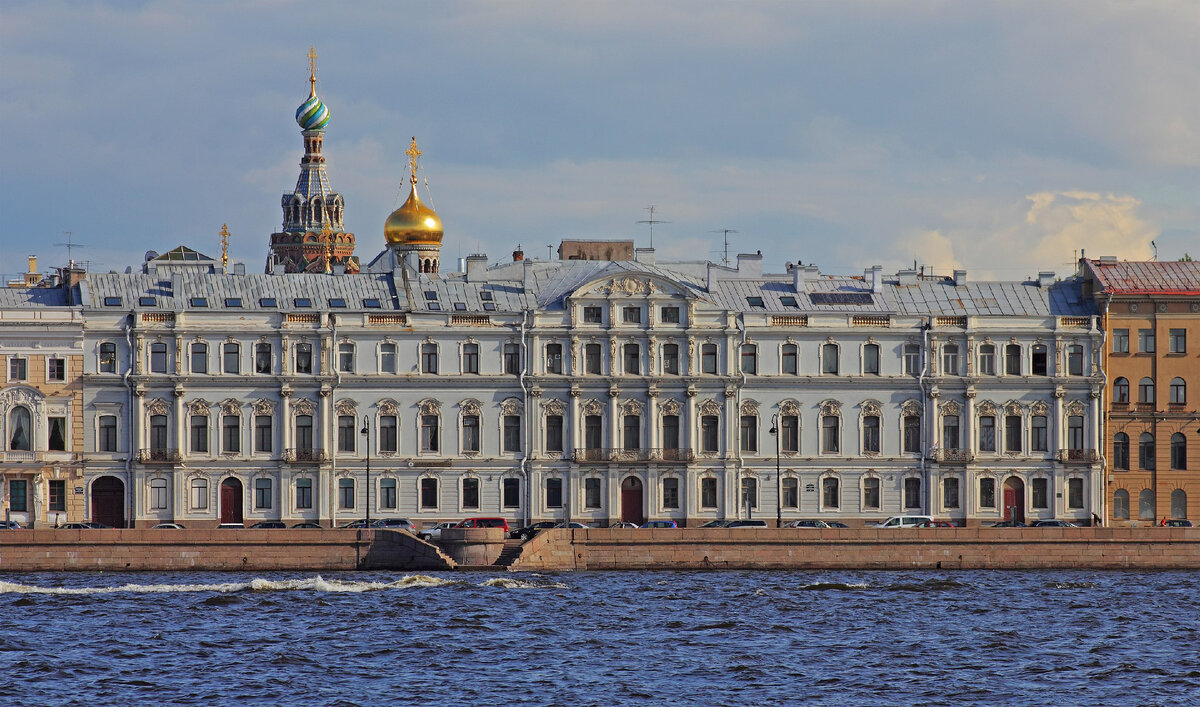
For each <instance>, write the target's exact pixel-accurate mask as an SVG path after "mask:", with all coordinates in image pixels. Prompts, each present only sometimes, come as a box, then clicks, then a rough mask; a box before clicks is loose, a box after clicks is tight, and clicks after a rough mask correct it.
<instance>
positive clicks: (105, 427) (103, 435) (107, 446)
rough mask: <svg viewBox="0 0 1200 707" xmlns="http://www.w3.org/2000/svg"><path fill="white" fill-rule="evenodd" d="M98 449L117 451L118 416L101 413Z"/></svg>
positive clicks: (99, 450)
mask: <svg viewBox="0 0 1200 707" xmlns="http://www.w3.org/2000/svg"><path fill="white" fill-rule="evenodd" d="M96 447H97V449H96V451H98V452H115V451H117V416H116V415H101V416H100V431H99V437H98V438H97V439H96Z"/></svg>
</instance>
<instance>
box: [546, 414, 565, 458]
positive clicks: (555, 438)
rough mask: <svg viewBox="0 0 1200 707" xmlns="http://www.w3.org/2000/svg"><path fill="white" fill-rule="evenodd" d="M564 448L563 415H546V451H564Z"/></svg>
mask: <svg viewBox="0 0 1200 707" xmlns="http://www.w3.org/2000/svg"><path fill="white" fill-rule="evenodd" d="M562 450H563V416H562V415H547V416H546V451H547V452H562Z"/></svg>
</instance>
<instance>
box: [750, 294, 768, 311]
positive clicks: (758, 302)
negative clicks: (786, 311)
mask: <svg viewBox="0 0 1200 707" xmlns="http://www.w3.org/2000/svg"><path fill="white" fill-rule="evenodd" d="M746 304H748V305H750V306H751V307H757V308H759V309H766V307H767V305H765V304H763V298H762V297H747V298H746Z"/></svg>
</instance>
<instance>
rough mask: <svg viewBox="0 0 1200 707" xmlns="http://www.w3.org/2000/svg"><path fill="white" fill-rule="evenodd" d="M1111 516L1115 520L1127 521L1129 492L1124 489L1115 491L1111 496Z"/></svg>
mask: <svg viewBox="0 0 1200 707" xmlns="http://www.w3.org/2000/svg"><path fill="white" fill-rule="evenodd" d="M1112 514H1113V518H1114V519H1115V520H1129V492H1128V491H1126V490H1125V489H1117V490H1116V492H1115V493H1114V494H1113V510H1112Z"/></svg>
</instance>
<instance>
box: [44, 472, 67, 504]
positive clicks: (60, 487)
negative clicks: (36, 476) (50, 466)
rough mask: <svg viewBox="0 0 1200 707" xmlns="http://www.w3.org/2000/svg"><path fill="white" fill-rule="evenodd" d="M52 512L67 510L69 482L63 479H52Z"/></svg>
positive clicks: (50, 486)
mask: <svg viewBox="0 0 1200 707" xmlns="http://www.w3.org/2000/svg"><path fill="white" fill-rule="evenodd" d="M48 488H49V493H50V510H52V511H65V510H67V482H66V481H65V480H63V479H50V482H49V487H48Z"/></svg>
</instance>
